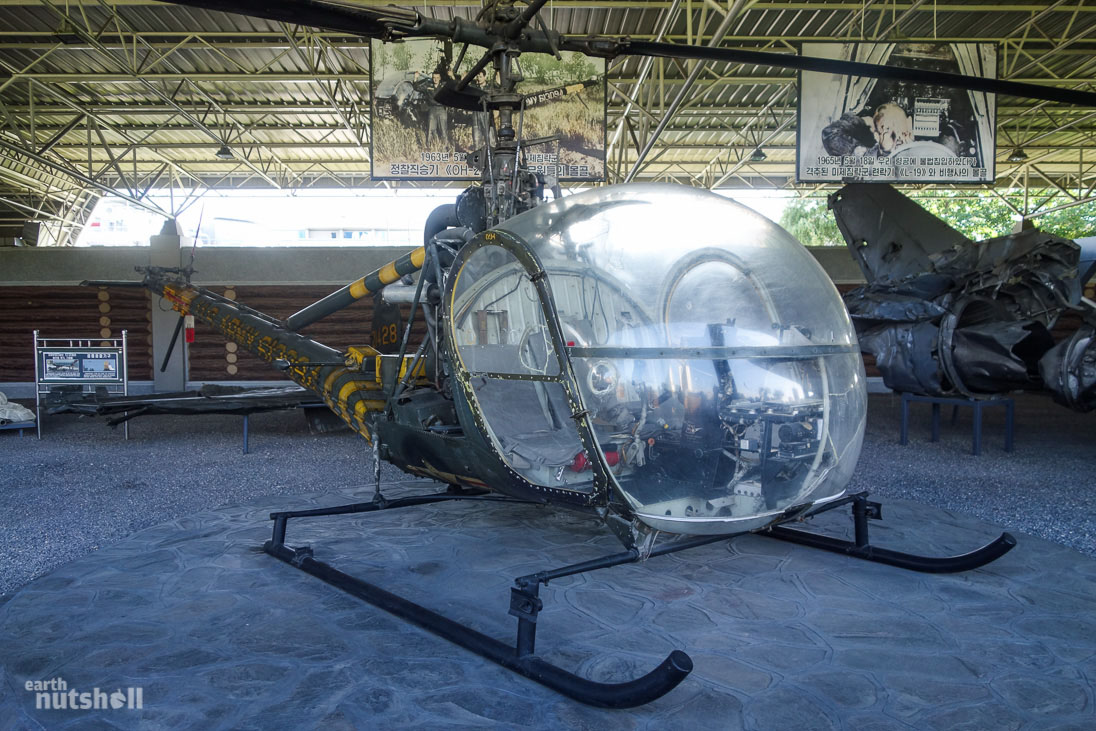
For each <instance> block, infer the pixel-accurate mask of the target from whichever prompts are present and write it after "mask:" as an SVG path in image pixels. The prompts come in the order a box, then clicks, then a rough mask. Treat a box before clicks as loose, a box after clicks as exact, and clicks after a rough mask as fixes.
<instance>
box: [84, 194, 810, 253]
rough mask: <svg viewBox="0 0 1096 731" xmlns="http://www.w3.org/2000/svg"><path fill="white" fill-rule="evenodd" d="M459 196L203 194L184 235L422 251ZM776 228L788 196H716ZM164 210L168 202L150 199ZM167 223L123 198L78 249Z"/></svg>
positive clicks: (126, 240)
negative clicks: (425, 236)
mask: <svg viewBox="0 0 1096 731" xmlns="http://www.w3.org/2000/svg"><path fill="white" fill-rule="evenodd" d="M457 192H458V191H456V190H455V189H453V188H442V189H433V190H431V189H424V188H418V189H411V188H402V189H367V190H366V189H363V190H339V191H334V190H309V191H298V192H296V193H291V194H287V193H286V192H284V191H246V192H244V191H226V192H223V193H217V194H206V195H205V196H204V197H203V198H202V199H201V200H200V201H198V202H197V203H195V204H194V205H193V206H191V207H190V208H189V209H187V211H185V212H184V213H183V214H182V215H181V216H180V217H179V221H180V223H181V225H182V228H183V232H184V235H185V236H187V237H194V236H195V234H197V235H198V237H199V244H198V245H199V246H210V245H212V246H293V245H303V244H311V245H325V246H333V245H337V246H371V245H372V246H378V245H391V246H400V245H407V246H411V245H417V244H418V243H420V242H421V240H422V229H423V225H424V224H425V222H426V217H427V216H428V215H429V214H430V211H432V210H433V209H434V208H435V207H437V206H439V205H441V204H443V203H450V202H452V201H453V200H454V198H455V195H456V193H457ZM718 192H719V193H720V194H721V195H726V196H727V197H730V198H733V199H735V200H737V201H739V202H740V203H743V204H745V205H747V206H750V207H751V208H753V209H754V210H756V211H757V212H758V213H760V214H762V215H763V216H766V217H767V218H770V219H772V220H774V221H779V219H780V215H781V213H782V212H783V210H784V207H785V206H786V205H787V203H788V201H789V200H790V197H789V195H790V194H788V193H785V192H783V191H772V190H767V191H749V190H747V191H733V195H732V194H731V193H732V192H731V191H718ZM153 200H154V201H155V202H157V203H158V204H160V205H161V206H162V207H163V208H165V209H167V208H168V207H169V204H168V201H167V198H166V196H164V197H162V199H157V198H153ZM163 220H164V219H163V218H162V217H161V216H157V215H156V214H153V213H150V212H148V211H145V210H143V209H141V208H137V207H135V206H131V205H130V204H128V203H126V202H125V201H123V200H121V199H118V198H111V197H107V198H103V199H102V200H100V201H99V203H98V204H97V205H96V208H95V210H94V211H93V212H92V215H91V217H90V218H89V219H88V225H86V226H85V227H84V230H83V232H82V233H81V235H80V238H79V239H78V241H77V244H76V245H77V246H142V245H147V244H148V239H149V237H150V236H153V235H155V234H157V233H159V231H160V227H161V226H162V225H163Z"/></svg>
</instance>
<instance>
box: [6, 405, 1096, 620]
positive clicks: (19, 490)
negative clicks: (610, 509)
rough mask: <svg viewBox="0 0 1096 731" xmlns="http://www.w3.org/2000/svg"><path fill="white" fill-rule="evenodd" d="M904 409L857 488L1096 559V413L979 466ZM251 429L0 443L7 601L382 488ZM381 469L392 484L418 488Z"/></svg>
mask: <svg viewBox="0 0 1096 731" xmlns="http://www.w3.org/2000/svg"><path fill="white" fill-rule="evenodd" d="M899 403H900V402H899V399H898V398H896V397H892V396H889V395H882V396H879V395H873V396H872V397H871V400H870V407H869V416H868V433H867V438H866V440H865V444H864V451H863V453H862V455H861V457H860V465H859V467H858V469H857V473H856V476H855V478H854V480H853V483H852V485H851V486H850V487H851V488H853V489H857V490H862V489H867V490H871V492H872V493H873V494H874V495H875V497H876V498H878V499H881V500H883V501H884V502H885V499H886V498H887V497H899V498H908V499H912V500H917V501H920V502H923V503H928V504H931V505H936V506H939V507H942V508H945V509H948V510H952V511H955V512H958V513H965V514H968V515H972V516H975V517H978V518H981V519H983V520H987V521H989V522H992V523H995V524H997V525H1000V526H1002V527H1004V528H1006V529H1009V530H1015V531H1019V532H1022V533H1031V534H1035V535H1038V536H1041V537H1043V538H1046V539H1049V540H1052V541H1056V542H1059V543H1064V544H1066V545H1068V546H1071V547H1073V548H1075V549H1077V550H1078V551H1081V552H1083V553H1086V554H1088V555H1090V556H1094V557H1096V474H1094V473H1096V470H1094V469H1093V468H1094V467H1096V452H1094V451H1093V449H1092V444H1093V442H1094V439H1093V437H1096V415H1087V416H1086V415H1079V414H1073V413H1072V412H1069V411H1066V410H1065V409H1062V408H1060V407H1056V406H1054V405H1053V404H1052V403H1051V402H1050V401H1049V400H1046V399H1041V398H1037V397H1029V396H1021V397H1019V398H1018V399H1017V406H1016V451H1014V452H1013V453H1011V454H1008V453H1005V452H1004V451H1003V450H1002V443H1003V436H1002V435H1003V424H1004V413H1003V409H1000V408H994V409H990V410H988V411H987V412H986V417H985V424H984V427H983V452H982V456H981V457H974V456H972V455H971V454H970V434H971V431H970V426H971V425H970V419H971V414H970V410H969V409H963V410H962V413H961V415H960V420H959V423H958V424H957V425H956V426H954V427H953V426H951V425H950V424H949V423H948V419H947V418H945V419H944V427H943V436H942V439H941V441H940V442H938V443H936V444H932V443H930V442H929V441H928V436H929V416H928V414H929V407H928V406H927V405H923V404H918V405H915V406H914V407H913V409H914V411H913V419H912V420H911V421H912V423H911V430H910V432H911V434H910V444H909V445H907V446H905V447H903V446H900V445H899V444H898V413H899ZM948 415H949V414H948V412H947V410H946V409H945V417H947V416H948ZM241 424H242V419H241V417H239V416H199V417H183V416H177V417H176V416H157V417H149V418H144V419H137V420H135V421H134V422H133V423H132V424H131V426H130V440H129V442H125V441H123V440H122V433H121V430H120V429H118V430H113V429H111V428H109V427H107V426H106V425H105V424H103V423H102V422H99V421H95V420H91V419H86V418H81V417H76V416H53V417H47V419H46V421H45V422H44V434H43V440H42V441H40V442H39V441H38V440H37V439H35V438H34V437H33V436H31V435H30V434H28V436H25V437H22V438H20V437H19V436H18V433H17V432H14V431H4V432H0V556H2V557H3V561H2V563H0V602H2V601H3V600H4V599H6V598H7V597H8V596H10V594H11V592H13V591H15V590H16V589H18V588H19V587H21V586H23V585H24V584H26V583H27V582H29V581H31V580H32V579H34V578H36V577H38V576H41V575H43V574H45V573H47V572H49V571H51V570H52V569H54V568H56V567H57V566H60V565H61V564H64V563H67V562H69V561H72V560H73V559H75V558H78V557H80V556H84V555H86V554H88V553H90V552H91V551H94V550H96V549H98V548H100V547H102V546H106V545H109V544H111V543H114V542H116V541H118V540H121V539H122V538H124V537H125V536H127V535H129V534H131V533H133V532H135V531H138V530H141V529H142V528H146V527H149V526H152V525H156V524H158V523H162V522H164V521H168V520H173V519H177V518H180V517H182V516H186V515H189V514H192V513H196V512H198V511H201V510H207V509H212V508H216V507H219V506H224V505H235V504H239V503H242V502H245V501H249V500H252V499H254V498H257V497H261V496H265V495H287V496H289V495H301V494H304V493H308V492H323V491H327V490H330V489H331V488H333V487H343V486H353V485H361V486H362V494H363V495H367V494H368V493H369V492H370V491H371V487H370V486H369V484H370V477H369V451H368V445H367V444H366V443H365V441H364V440H362V439H361V438H360V437H358V436H356V435H354V434H351V433H349V432H337V433H330V434H317V435H313V434H309V433H308V430H307V427H306V425H305V422H304V417H303V415H302V414H301V413H300V412H296V411H293V412H274V413H266V414H256V415H253V416H252V417H251V429H250V432H251V444H250V447H251V453H250V454H247V455H244V454H242V453H241V442H242V431H241ZM384 467H385V471H384V472H383V473H382V476H383V478H384V479H385V480H402V479H406V478H407V476H406V475H404V474H403V473H401V472H399V471H398V470H396V469H395V468H392V467H390V466H388V465H384ZM884 517H886V512H885V509H884Z"/></svg>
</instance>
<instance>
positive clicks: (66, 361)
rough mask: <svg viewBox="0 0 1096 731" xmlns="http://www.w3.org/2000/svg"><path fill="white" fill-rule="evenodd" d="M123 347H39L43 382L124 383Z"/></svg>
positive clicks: (39, 370)
mask: <svg viewBox="0 0 1096 731" xmlns="http://www.w3.org/2000/svg"><path fill="white" fill-rule="evenodd" d="M121 363H122V349H121V348H38V374H39V378H38V380H39V382H41V383H121V382H122V368H121Z"/></svg>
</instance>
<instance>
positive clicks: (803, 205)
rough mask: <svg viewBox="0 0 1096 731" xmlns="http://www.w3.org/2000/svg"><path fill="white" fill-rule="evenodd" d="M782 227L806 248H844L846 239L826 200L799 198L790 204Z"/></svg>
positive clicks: (781, 217) (781, 222)
mask: <svg viewBox="0 0 1096 731" xmlns="http://www.w3.org/2000/svg"><path fill="white" fill-rule="evenodd" d="M780 225H781V226H783V227H784V228H785V229H787V230H788V232H789V233H791V235H792V236H794V237H796V238H797V239H799V241H800V243H802V244H803V245H804V246H844V244H845V239H843V238H842V237H841V232H840V231H838V230H837V222H836V221H835V220H834V218H833V214H832V213H830V211H829V209H828V208H827V207H826V199H825V198H799V199H797V200H794V201H792V202H791V203H790V204H788V207H787V208H785V209H784V213H783V214H781V216H780Z"/></svg>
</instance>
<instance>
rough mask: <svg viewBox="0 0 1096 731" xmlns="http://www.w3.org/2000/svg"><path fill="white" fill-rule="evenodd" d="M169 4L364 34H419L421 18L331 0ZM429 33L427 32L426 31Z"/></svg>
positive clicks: (398, 10)
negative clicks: (417, 31) (417, 30)
mask: <svg viewBox="0 0 1096 731" xmlns="http://www.w3.org/2000/svg"><path fill="white" fill-rule="evenodd" d="M165 2H169V3H171V4H173V5H185V6H187V7H191V8H204V9H206V10H219V11H221V12H225V13H236V14H238V15H248V16H251V17H254V18H266V19H267V20H277V21H280V22H283V23H293V24H295V25H307V26H312V27H315V28H323V29H325V30H334V31H342V32H344V33H352V34H353V35H356V36H363V37H366V38H382V37H400V38H402V37H406V36H407V35H419V34H418V33H416V32H415V31H416V29H417V28H418V26H420V24H421V22H422V20H423V18H422V16H421V15H419V14H418V13H417V12H416V11H414V10H407V9H404V8H397V7H392V6H387V7H383V8H363V7H361V6H360V5H344V4H342V3H338V2H331V0H165ZM428 35H429V34H428Z"/></svg>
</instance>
